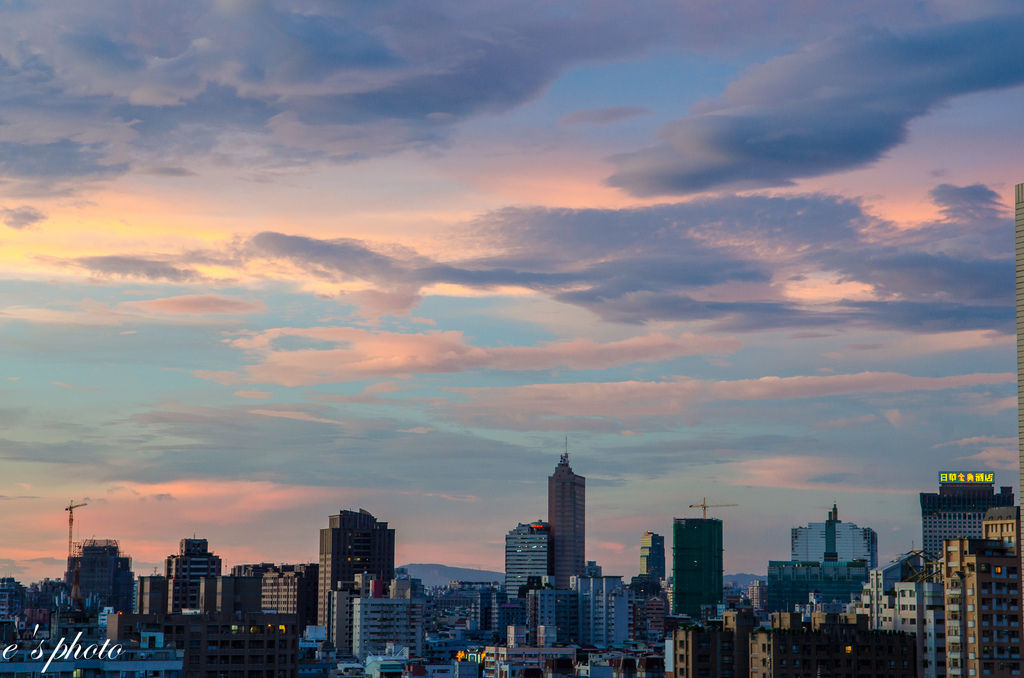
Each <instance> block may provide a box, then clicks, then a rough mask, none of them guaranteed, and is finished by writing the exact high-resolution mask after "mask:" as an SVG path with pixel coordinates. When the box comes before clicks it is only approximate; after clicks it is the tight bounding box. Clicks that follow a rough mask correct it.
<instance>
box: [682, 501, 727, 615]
mask: <svg viewBox="0 0 1024 678" xmlns="http://www.w3.org/2000/svg"><path fill="white" fill-rule="evenodd" d="M722 574H723V572H722V521H721V520H718V519H717V518H676V519H675V520H674V521H673V523H672V613H673V614H688V615H690V616H691V617H698V616H699V615H700V608H701V606H702V605H718V604H719V603H721V602H722Z"/></svg>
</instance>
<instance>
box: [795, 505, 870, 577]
mask: <svg viewBox="0 0 1024 678" xmlns="http://www.w3.org/2000/svg"><path fill="white" fill-rule="evenodd" d="M790 554H791V555H790V560H816V561H818V562H819V563H820V562H824V561H826V560H833V561H839V560H841V561H850V560H863V561H865V562H866V563H867V564H868V567H878V535H877V534H876V533H875V531H874V530H872V529H871V528H870V527H857V526H856V525H855V524H853V523H844V522H843V521H841V520H839V509H838V507H836V505H835V504H832V509H831V510H830V511H829V512H828V518H826V520H825V522H823V523H810V524H809V525H807V526H806V527H794V528H793V529H792V531H791V538H790Z"/></svg>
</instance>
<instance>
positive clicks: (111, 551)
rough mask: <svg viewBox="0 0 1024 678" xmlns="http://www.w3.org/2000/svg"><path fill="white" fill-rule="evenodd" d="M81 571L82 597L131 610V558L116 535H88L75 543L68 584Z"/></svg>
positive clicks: (69, 566) (116, 609)
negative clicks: (88, 537) (108, 536)
mask: <svg viewBox="0 0 1024 678" xmlns="http://www.w3.org/2000/svg"><path fill="white" fill-rule="evenodd" d="M76 570H77V571H78V573H77V576H78V585H79V589H80V590H81V594H82V597H83V598H85V599H87V600H88V599H90V598H91V599H94V600H95V601H96V602H97V603H98V604H99V606H100V607H112V608H114V611H115V612H131V611H132V598H133V594H134V591H135V575H134V574H133V573H132V559H131V558H130V557H129V556H126V555H124V554H123V553H121V549H120V546H119V545H118V543H117V540H116V539H86V540H85V541H81V542H78V543H76V544H75V547H74V551H73V552H72V555H71V557H70V558H68V569H67V572H66V573H65V575H64V580H65V581H66V582H67V584H68V586H70V585H71V584H72V582H73V581H74V578H75V576H76V575H75V571H76Z"/></svg>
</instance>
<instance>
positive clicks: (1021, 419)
mask: <svg viewBox="0 0 1024 678" xmlns="http://www.w3.org/2000/svg"><path fill="white" fill-rule="evenodd" d="M1013 202H1014V216H1015V217H1016V235H1017V450H1018V453H1019V455H1020V467H1019V469H1018V470H1019V473H1020V479H1019V482H1020V484H1019V485H1017V490H1018V491H1019V492H1021V493H1022V494H1024V184H1017V185H1016V187H1015V189H1014V201H1013ZM1022 537H1024V535H1022ZM1021 543H1022V544H1024V539H1022V540H1021Z"/></svg>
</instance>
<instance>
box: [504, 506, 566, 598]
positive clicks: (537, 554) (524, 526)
mask: <svg viewBox="0 0 1024 678" xmlns="http://www.w3.org/2000/svg"><path fill="white" fill-rule="evenodd" d="M551 545H552V544H551V526H550V525H548V524H547V523H545V522H543V521H540V520H536V521H534V522H532V523H519V525H517V526H516V527H515V528H514V529H512V530H509V533H508V534H506V535H505V592H506V593H508V595H510V596H513V597H515V596H518V595H519V587H521V586H525V585H526V583H527V581H528V580H529V578H530V577H548V576H550V575H552V574H553V570H552V566H553V561H554V555H555V554H554V550H553V549H552V548H551Z"/></svg>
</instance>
